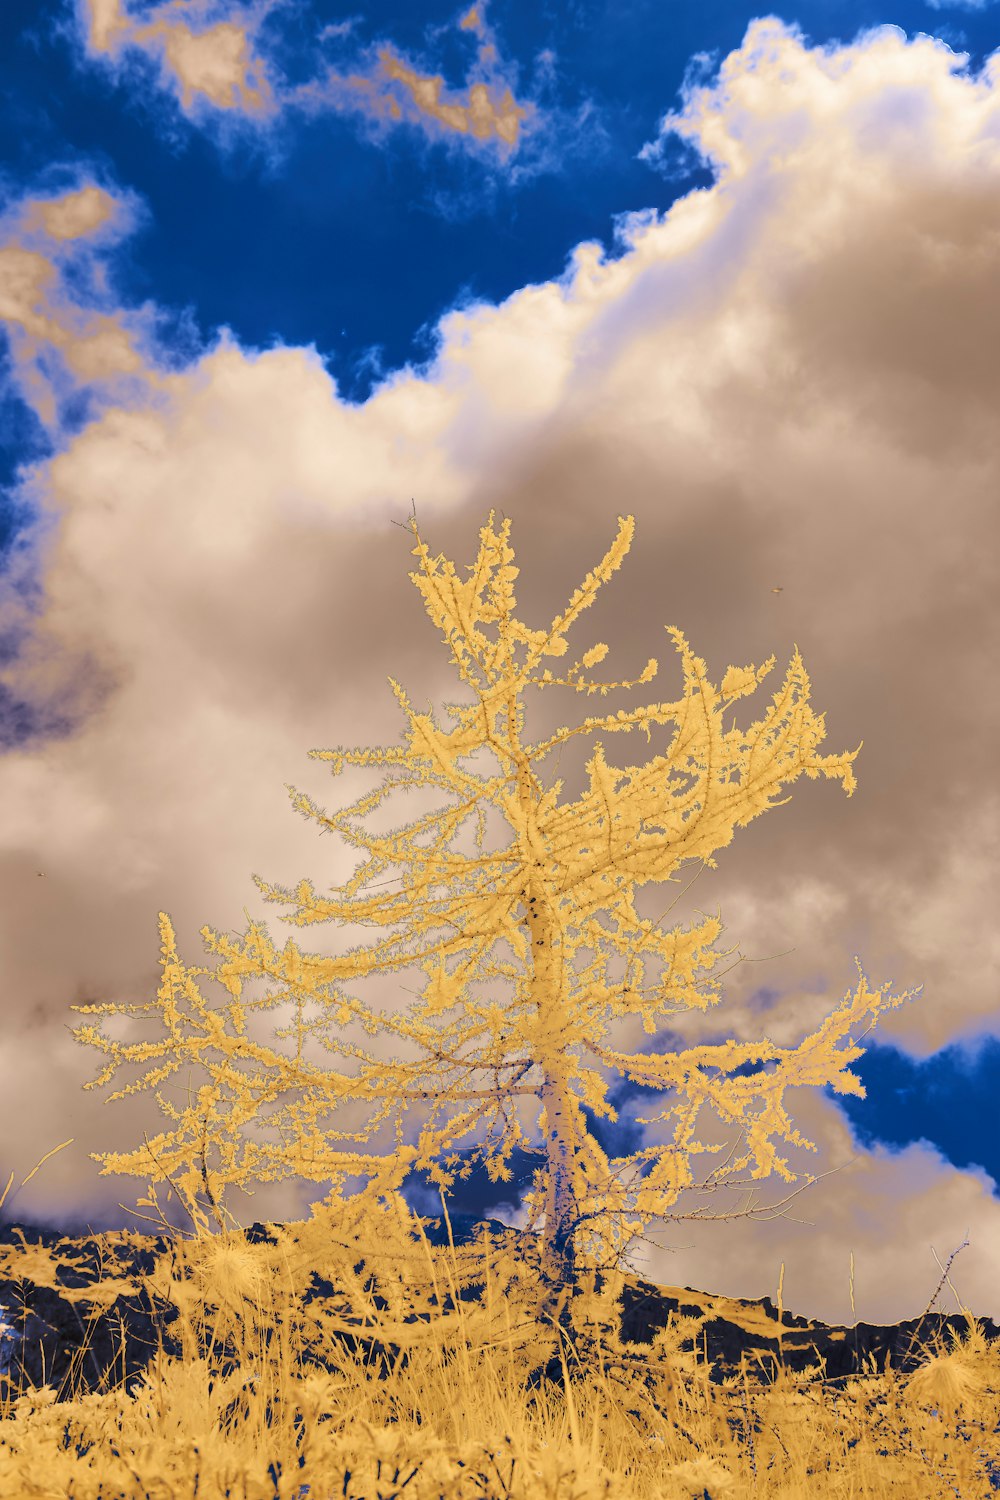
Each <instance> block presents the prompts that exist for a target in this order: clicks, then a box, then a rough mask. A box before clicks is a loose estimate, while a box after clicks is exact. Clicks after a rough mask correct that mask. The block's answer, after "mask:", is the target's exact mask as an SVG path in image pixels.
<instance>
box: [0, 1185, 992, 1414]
mask: <svg viewBox="0 0 1000 1500" xmlns="http://www.w3.org/2000/svg"><path fill="white" fill-rule="evenodd" d="M484 1223H485V1225H486V1227H488V1228H489V1230H490V1231H491V1234H492V1235H493V1236H495V1237H496V1239H497V1240H498V1241H501V1242H506V1243H509V1244H512V1245H518V1244H519V1243H521V1240H520V1237H521V1233H522V1232H521V1231H518V1230H514V1229H511V1228H509V1227H508V1226H505V1225H503V1224H501V1223H500V1222H499V1221H498V1220H495V1219H492V1220H485V1221H480V1220H477V1219H473V1218H472V1216H469V1215H462V1214H454V1215H452V1231H453V1235H454V1240H455V1244H456V1246H464V1245H469V1244H470V1243H472V1242H473V1241H475V1240H476V1239H477V1238H478V1235H479V1232H480V1229H481V1228H482V1225H483V1224H484ZM279 1227H284V1226H279ZM274 1228H275V1226H273V1225H264V1224H259V1223H255V1224H253V1225H252V1226H251V1227H250V1228H249V1229H248V1230H246V1231H245V1232H244V1233H245V1238H246V1240H247V1242H248V1243H250V1244H262V1243H267V1244H275V1243H277V1240H276V1237H275V1235H274V1234H273V1233H272V1231H273V1229H274ZM292 1228H293V1229H295V1228H296V1226H292ZM425 1230H426V1233H427V1238H428V1240H429V1241H430V1243H431V1244H432V1245H442V1244H445V1243H447V1233H446V1230H445V1228H444V1225H443V1224H442V1223H441V1222H440V1221H435V1220H430V1221H427V1222H426V1225H425ZM22 1234H23V1246H24V1248H23V1249H22V1238H21V1236H22ZM170 1243H171V1242H170V1241H169V1240H168V1239H167V1238H166V1237H165V1236H163V1235H158V1236H145V1235H137V1234H134V1233H133V1232H131V1231H109V1232H106V1233H104V1234H101V1235H96V1236H92V1237H89V1238H80V1239H71V1238H68V1237H66V1236H63V1235H60V1234H59V1233H58V1232H57V1231H53V1230H50V1229H43V1228H40V1227H38V1226H32V1225H23V1224H22V1225H13V1224H6V1225H0V1320H2V1319H4V1318H5V1320H6V1325H7V1330H8V1332H7V1335H6V1337H3V1336H2V1332H0V1349H2V1359H0V1375H4V1374H5V1375H6V1376H7V1377H8V1378H9V1379H10V1381H11V1382H12V1384H13V1386H14V1388H15V1389H25V1388H27V1387H28V1386H34V1387H40V1386H42V1385H48V1386H51V1387H52V1388H53V1389H54V1390H55V1391H56V1399H57V1400H63V1399H68V1398H69V1396H70V1395H71V1394H72V1390H73V1388H74V1387H75V1389H76V1390H77V1391H80V1392H83V1391H97V1390H107V1389H109V1388H111V1387H112V1386H117V1385H120V1384H122V1382H123V1380H124V1384H125V1388H126V1390H127V1391H128V1392H129V1394H132V1391H133V1389H134V1385H135V1382H136V1381H137V1380H138V1378H139V1377H140V1376H141V1375H142V1374H143V1373H144V1372H145V1371H146V1370H147V1368H148V1366H149V1364H150V1361H151V1360H152V1358H153V1356H154V1354H155V1352H156V1347H157V1334H158V1332H159V1334H160V1335H161V1336H162V1343H163V1349H164V1353H165V1354H166V1355H167V1356H180V1355H181V1353H182V1350H181V1345H180V1341H179V1338H178V1337H176V1336H175V1334H172V1333H171V1331H170V1329H171V1324H172V1323H173V1322H174V1321H175V1319H176V1318H177V1317H178V1311H177V1309H176V1308H175V1307H174V1306H172V1304H170V1303H169V1302H167V1301H165V1300H164V1299H163V1298H161V1297H159V1296H155V1295H152V1294H151V1293H150V1291H149V1289H148V1288H146V1287H143V1286H141V1285H140V1284H139V1282H138V1280H137V1278H139V1277H142V1276H150V1275H151V1274H152V1272H153V1269H154V1266H155V1263H156V1261H157V1260H158V1259H159V1258H160V1257H161V1256H162V1255H164V1254H165V1253H166V1252H167V1251H168V1250H169V1247H170ZM361 1264H362V1263H361V1262H359V1265H358V1267H356V1268H355V1269H356V1270H360V1267H361ZM598 1289H600V1283H598ZM332 1293H333V1287H332V1286H331V1285H330V1283H329V1282H328V1281H325V1280H324V1279H323V1278H322V1277H320V1276H319V1275H318V1274H317V1273H315V1272H313V1273H312V1274H311V1276H310V1280H309V1283H308V1286H307V1287H306V1288H305V1290H304V1292H303V1294H302V1303H303V1305H304V1306H308V1305H309V1303H311V1302H312V1301H314V1300H316V1299H317V1298H320V1297H324V1296H327V1297H329V1296H331V1295H332ZM463 1295H464V1296H467V1298H469V1299H474V1298H478V1297H479V1296H480V1295H481V1290H480V1288H478V1287H471V1288H468V1289H467V1290H464V1291H463ZM376 1305H378V1303H377V1299H376ZM620 1309H621V1311H620V1327H619V1329H618V1333H619V1336H620V1338H621V1340H622V1342H623V1343H625V1344H627V1345H629V1344H631V1345H635V1346H637V1347H641V1346H642V1345H643V1344H649V1343H651V1342H652V1340H653V1338H654V1337H655V1335H656V1333H657V1332H659V1331H660V1330H661V1329H664V1328H665V1327H666V1326H667V1322H668V1319H669V1317H670V1314H671V1313H673V1314H675V1315H679V1316H681V1317H696V1318H697V1319H698V1320H699V1329H698V1334H697V1339H696V1340H689V1341H687V1343H686V1344H683V1345H682V1346H681V1347H682V1350H690V1349H692V1346H693V1344H694V1343H695V1342H696V1344H697V1349H696V1350H695V1352H696V1353H697V1354H698V1355H699V1358H700V1359H706V1358H707V1362H708V1365H709V1370H710V1379H711V1380H712V1381H713V1382H714V1383H720V1382H721V1381H722V1380H724V1379H725V1378H726V1377H727V1376H731V1375H736V1374H738V1372H739V1369H740V1363H741V1359H745V1361H746V1365H747V1369H748V1373H749V1375H750V1378H751V1379H755V1378H756V1379H759V1380H760V1381H769V1380H771V1379H773V1378H774V1375H775V1373H776V1370H777V1368H778V1367H779V1365H780V1364H781V1363H782V1362H783V1363H784V1365H785V1367H786V1368H787V1369H788V1370H790V1371H792V1372H793V1373H795V1374H802V1373H804V1372H806V1371H808V1370H814V1371H816V1372H817V1373H818V1374H821V1375H822V1376H823V1378H824V1380H825V1381H827V1382H828V1383H841V1382H843V1381H844V1380H846V1379H848V1378H850V1377H851V1376H854V1375H859V1374H871V1373H873V1372H875V1371H877V1372H883V1371H884V1370H885V1368H886V1363H887V1361H889V1362H891V1366H892V1368H893V1369H894V1370H897V1371H900V1372H901V1373H903V1374H909V1373H910V1372H912V1371H913V1370H914V1369H916V1368H917V1367H918V1365H919V1364H920V1363H921V1362H922V1361H923V1360H924V1359H926V1357H927V1353H926V1351H927V1350H928V1349H933V1348H935V1347H938V1348H947V1347H948V1345H949V1341H948V1340H947V1339H946V1338H945V1330H946V1329H948V1328H950V1329H952V1330H953V1331H954V1332H955V1333H958V1334H961V1333H964V1332H965V1330H966V1328H967V1324H966V1320H965V1318H964V1316H962V1315H960V1314H958V1315H956V1314H949V1315H947V1316H946V1315H944V1314H941V1313H929V1314H926V1315H925V1316H923V1317H920V1318H913V1319H909V1320H906V1321H904V1322H901V1323H896V1324H892V1325H889V1326H883V1325H879V1324H872V1323H857V1324H855V1325H854V1326H852V1327H844V1326H839V1327H831V1326H829V1325H827V1324H825V1323H819V1322H813V1321H811V1320H809V1319H808V1318H804V1317H798V1316H795V1315H794V1314H792V1313H790V1312H787V1311H784V1312H783V1313H782V1316H781V1318H780V1320H779V1317H778V1311H777V1309H776V1308H775V1307H774V1305H773V1304H772V1302H771V1300H770V1298H769V1297H764V1298H761V1299H760V1300H759V1301H746V1300H742V1299H738V1298H732V1297H723V1296H718V1295H714V1294H710V1293H705V1292H700V1291H695V1290H693V1289H692V1288H690V1287H661V1286H656V1285H654V1284H653V1283H652V1282H647V1281H644V1280H642V1279H640V1278H636V1277H634V1276H630V1275H626V1276H625V1278H624V1287H623V1291H622V1296H621V1301H620ZM978 1321H979V1323H980V1326H981V1327H982V1329H983V1333H984V1335H985V1337H986V1339H987V1340H988V1341H993V1340H995V1339H997V1338H998V1337H1000V1328H998V1327H997V1325H996V1324H994V1323H993V1322H992V1321H990V1320H989V1319H985V1318H982V1319H979V1320H978ZM340 1337H341V1338H342V1339H343V1340H344V1342H345V1343H347V1344H348V1345H349V1346H350V1347H352V1348H353V1349H355V1350H360V1351H361V1353H362V1354H363V1355H364V1356H366V1357H367V1358H368V1359H369V1360H370V1361H373V1362H374V1364H373V1370H372V1372H373V1374H374V1373H376V1372H377V1373H378V1374H379V1376H382V1377H384V1376H385V1375H386V1373H387V1372H388V1370H389V1368H390V1367H391V1360H392V1359H394V1358H396V1357H397V1356H399V1354H400V1351H399V1350H398V1349H396V1348H395V1347H394V1346H393V1345H391V1344H388V1345H386V1346H385V1347H383V1346H382V1344H381V1343H380V1342H379V1341H378V1339H376V1338H374V1337H372V1336H371V1334H370V1331H367V1330H366V1331H365V1332H364V1333H361V1332H360V1331H359V1333H358V1334H357V1335H356V1336H355V1335H350V1334H342V1335H340ZM85 1344H86V1349H85V1350H84V1345H85ZM228 1352H229V1354H230V1355H232V1354H233V1353H234V1351H233V1350H229V1351H228ZM307 1361H308V1362H314V1363H319V1364H322V1363H323V1360H322V1357H321V1355H318V1354H316V1353H315V1352H312V1353H309V1354H308V1355H307ZM402 1362H403V1363H404V1364H405V1353H404V1354H403V1355H402ZM222 1368H223V1370H224V1371H225V1369H226V1365H225V1364H224V1365H223V1366H222ZM540 1378H548V1379H561V1378H562V1377H561V1366H559V1364H558V1361H554V1362H553V1361H550V1362H549V1363H548V1364H547V1365H546V1366H544V1367H542V1368H540V1369H539V1370H536V1371H534V1372H533V1379H532V1381H531V1382H530V1383H531V1384H536V1383H537V1381H538V1379H540Z"/></svg>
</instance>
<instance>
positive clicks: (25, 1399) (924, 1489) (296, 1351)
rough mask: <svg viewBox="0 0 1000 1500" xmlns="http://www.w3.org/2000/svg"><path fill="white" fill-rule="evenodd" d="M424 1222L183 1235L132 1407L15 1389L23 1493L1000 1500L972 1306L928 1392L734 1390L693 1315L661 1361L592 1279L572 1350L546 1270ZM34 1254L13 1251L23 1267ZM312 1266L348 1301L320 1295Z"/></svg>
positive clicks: (657, 1345)
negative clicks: (694, 1336) (390, 1358)
mask: <svg viewBox="0 0 1000 1500" xmlns="http://www.w3.org/2000/svg"><path fill="white" fill-rule="evenodd" d="M8 1187H9V1183H8ZM4 1197H6V1192H5V1193H4ZM2 1203H3V1198H0V1206H2ZM164 1227H165V1228H167V1229H168V1230H169V1228H170V1226H168V1225H166V1224H164ZM416 1228H417V1231H418V1233H419V1239H416V1238H414V1236H413V1234H412V1233H411V1227H410V1226H408V1225H407V1224H405V1223H404V1221H403V1219H402V1216H401V1214H400V1212H399V1205H398V1204H396V1205H387V1206H386V1209H385V1212H384V1215H383V1220H382V1222H381V1223H379V1224H377V1225H374V1226H373V1225H369V1233H368V1235H367V1236H366V1238H365V1240H364V1244H362V1242H361V1240H360V1238H359V1237H358V1236H357V1235H356V1234H355V1235H354V1237H353V1238H352V1237H351V1236H346V1237H345V1236H343V1235H342V1234H341V1235H340V1236H339V1237H338V1228H337V1224H336V1222H335V1221H334V1219H333V1217H332V1215H331V1214H330V1213H329V1211H328V1210H324V1211H323V1212H322V1213H317V1212H316V1211H315V1210H314V1217H313V1218H312V1219H311V1220H309V1221H306V1222H304V1223H302V1224H296V1225H291V1226H288V1227H287V1229H283V1228H279V1229H278V1230H277V1238H278V1240H279V1243H278V1244H277V1245H273V1246H272V1245H267V1244H259V1245H250V1244H248V1243H247V1242H246V1241H245V1239H244V1238H243V1235H242V1232H241V1231H238V1230H237V1231H236V1232H232V1231H225V1230H224V1231H223V1232H221V1233H220V1234H217V1235H211V1234H210V1235H200V1236H198V1237H196V1238H195V1239H193V1240H189V1241H184V1240H177V1241H172V1242H171V1244H170V1247H169V1250H168V1253H167V1254H166V1255H164V1256H163V1257H161V1260H160V1262H159V1263H158V1264H157V1266H156V1268H155V1270H154V1273H153V1274H152V1276H150V1277H148V1278H143V1281H144V1282H145V1284H147V1285H149V1287H150V1289H151V1290H152V1291H156V1292H159V1293H160V1294H161V1295H167V1296H169V1298H170V1300H171V1302H172V1303H173V1304H174V1305H175V1306H176V1307H177V1308H178V1311H179V1317H178V1321H177V1323H176V1324H174V1325H173V1326H172V1329H171V1332H172V1333H175V1334H176V1333H177V1330H178V1329H179V1330H180V1333H179V1336H180V1338H181V1339H182V1342H183V1349H184V1353H183V1357H182V1358H181V1359H170V1358H167V1357H165V1356H164V1354H163V1349H162V1337H161V1339H160V1346H159V1348H158V1350H157V1353H156V1355H155V1356H154V1358H153V1360H152V1361H151V1364H150V1367H149V1369H148V1370H147V1372H146V1374H145V1375H144V1376H143V1377H142V1378H141V1380H139V1381H138V1382H137V1383H136V1384H135V1385H134V1387H133V1392H132V1395H131V1396H130V1395H129V1394H128V1392H127V1391H126V1389H125V1388H124V1381H123V1382H122V1383H121V1385H119V1386H118V1387H115V1388H112V1389H109V1390H107V1391H103V1392H98V1393H80V1392H79V1388H78V1387H75V1388H73V1389H71V1390H69V1391H60V1392H58V1393H57V1392H56V1391H54V1390H53V1389H52V1387H51V1386H46V1387H43V1388H42V1389H35V1390H28V1391H24V1392H21V1391H18V1392H15V1391H13V1390H6V1391H4V1392H3V1397H2V1400H0V1420H2V1424H3V1425H2V1426H0V1494H3V1495H5V1496H8V1495H9V1496H11V1497H12V1500H13V1497H18V1500H20V1497H25V1500H27V1497H53V1500H55V1497H58V1500H63V1497H67V1500H68V1497H73V1500H98V1497H99V1500H146V1497H149V1500H191V1497H197V1500H216V1497H219V1500H221V1497H225V1496H228V1497H232V1500H306V1497H309V1500H334V1497H338V1500H397V1497H402V1496H405V1497H406V1500H439V1497H447V1500H473V1497H476V1500H543V1497H545V1500H597V1497H605V1500H675V1497H677V1500H681V1497H698V1500H705V1497H708V1500H744V1497H746V1500H751V1497H752V1500H799V1497H806V1496H822V1497H824V1500H866V1497H871V1500H875V1497H879V1500H881V1497H890V1496H892V1497H900V1500H935V1497H937V1496H942V1497H949V1496H952V1495H957V1496H959V1497H960V1500H986V1497H988V1496H990V1495H991V1494H993V1493H994V1492H996V1491H998V1490H1000V1422H997V1414H998V1408H1000V1400H998V1398H1000V1351H997V1350H996V1349H993V1348H991V1347H989V1346H988V1345H987V1344H986V1342H985V1340H984V1339H983V1337H982V1332H981V1329H980V1328H979V1326H978V1325H977V1324H976V1323H975V1320H974V1319H973V1318H972V1317H971V1316H969V1334H968V1337H967V1338H966V1339H965V1340H964V1341H963V1342H962V1343H961V1344H960V1345H958V1346H957V1347H956V1348H954V1349H952V1350H949V1351H945V1352H938V1353H936V1354H934V1355H932V1356H930V1357H929V1358H928V1359H927V1360H926V1361H925V1363H924V1364H923V1365H922V1366H921V1368H920V1369H919V1370H918V1371H916V1373H914V1374H913V1375H911V1376H910V1377H909V1378H908V1379H903V1378H901V1377H900V1376H899V1375H898V1374H897V1373H896V1372H894V1371H891V1370H889V1371H887V1372H886V1373H885V1374H875V1373H874V1372H873V1373H872V1374H871V1375H866V1376H864V1377H863V1378H858V1379H856V1380H852V1381H850V1382H848V1383H847V1386H846V1388H845V1389H843V1390H834V1389H833V1388H832V1387H830V1386H827V1385H825V1384H824V1383H823V1381H822V1378H821V1377H819V1376H814V1377H813V1378H807V1377H805V1376H798V1377H794V1376H791V1375H790V1374H789V1373H788V1372H787V1371H785V1370H782V1371H781V1373H780V1375H779V1378H778V1379H777V1381H775V1382H774V1383H773V1384H771V1385H763V1384H761V1383H758V1382H757V1381H756V1380H754V1378H753V1376H752V1374H751V1372H750V1371H748V1370H746V1369H743V1370H742V1372H741V1374H740V1376H739V1378H736V1379H732V1380H730V1381H727V1382H725V1383H724V1384H723V1385H722V1386H719V1385H716V1384H712V1383H711V1382H710V1380H709V1378H708V1371H707V1368H706V1367H705V1366H704V1365H703V1364H700V1363H699V1362H698V1360H697V1357H696V1356H695V1355H692V1354H687V1353H682V1352H681V1351H680V1349H679V1345H680V1343H681V1342H682V1341H683V1340H684V1339H685V1338H687V1337H689V1336H690V1335H691V1332H692V1331H693V1330H696V1329H697V1323H696V1320H694V1319H690V1318H680V1319H678V1320H676V1321H675V1322H673V1321H672V1322H671V1324H670V1326H668V1328H667V1329H666V1330H664V1332H663V1333H661V1334H659V1335H658V1336H657V1338H656V1339H655V1341H654V1343H653V1345H652V1346H643V1347H642V1348H641V1350H640V1351H639V1352H638V1353H637V1352H636V1349H635V1347H634V1346H632V1345H622V1344H621V1342H620V1340H619V1339H618V1337H617V1334H616V1332H615V1318H614V1315H613V1309H614V1304H615V1299H616V1298H617V1296H619V1295H620V1291H621V1285H622V1279H621V1277H620V1275H619V1274H618V1273H612V1274H611V1275H610V1276H609V1277H608V1278H607V1282H606V1284H605V1286H604V1289H603V1290H602V1292H601V1293H600V1294H597V1293H596V1292H595V1291H594V1285H595V1282H594V1278H593V1276H592V1275H591V1276H590V1277H589V1278H588V1277H587V1276H586V1275H585V1276H584V1278H583V1280H584V1282H585V1285H586V1288H587V1291H586V1294H585V1295H583V1296H582V1297H581V1298H580V1299H579V1302H578V1304H577V1306H576V1308H575V1309H574V1313H573V1323H574V1329H575V1333H576V1338H575V1341H574V1344H573V1346H572V1347H571V1346H570V1345H569V1344H568V1343H567V1341H566V1339H565V1338H564V1337H563V1336H561V1335H560V1333H559V1331H558V1330H557V1329H556V1327H555V1325H554V1324H552V1323H549V1324H547V1325H546V1324H544V1323H542V1322H541V1321H540V1320H539V1317H538V1307H539V1303H538V1298H537V1277H536V1275H535V1270H536V1268H534V1267H532V1266H531V1265H530V1264H528V1263H527V1262H526V1261H525V1260H520V1261H515V1260H513V1259H511V1258H510V1256H509V1255H508V1254H506V1253H505V1252H504V1250H503V1248H502V1247H497V1246H495V1245H494V1246H493V1247H492V1249H491V1246H490V1242H489V1241H488V1240H484V1241H483V1242H482V1243H481V1245H480V1246H471V1247H470V1246H463V1247H460V1248H456V1247H455V1245H454V1243H450V1244H449V1245H448V1246H445V1247H442V1248H441V1249H436V1248H435V1247H432V1246H431V1245H430V1244H429V1243H428V1242H427V1239H426V1237H425V1236H424V1235H423V1233H422V1232H421V1231H420V1226H419V1221H417V1224H416ZM449 1228H450V1226H449ZM23 1253H24V1252H23V1250H19V1249H15V1248H13V1247H12V1248H10V1249H9V1250H8V1251H7V1252H6V1259H7V1264H8V1266H9V1265H10V1263H11V1258H12V1257H16V1256H17V1255H19V1254H23ZM37 1255H38V1252H33V1265H32V1272H31V1274H32V1275H33V1276H36V1277H37V1274H38V1272H37ZM360 1260H363V1261H364V1267H363V1270H362V1271H356V1270H355V1267H356V1266H357V1265H358V1263H359V1261H360ZM312 1270H316V1271H317V1272H318V1273H319V1274H320V1275H322V1276H324V1277H326V1278H327V1279H328V1280H329V1281H331V1283H332V1284H333V1285H334V1288H335V1295H334V1296H333V1297H331V1298H328V1299H320V1300H318V1301H316V1302H313V1303H311V1304H310V1305H309V1306H304V1305H303V1304H302V1302H301V1300H300V1296H301V1291H302V1290H303V1289H304V1288H305V1286H306V1285H307V1284H308V1282H309V1276H310V1272H311V1271H312ZM8 1274H9V1272H8ZM476 1280H478V1282H479V1284H480V1285H482V1286H483V1293H482V1297H481V1299H480V1300H479V1301H478V1302H476V1301H472V1302H468V1301H463V1300H462V1298H461V1296H460V1295H459V1290H460V1287H462V1286H465V1285H468V1284H469V1283H470V1282H473V1281H476ZM87 1290H88V1292H90V1291H92V1289H87ZM376 1296H377V1298H378V1300H377V1301H376ZM852 1306H853V1299H852ZM967 1316H968V1314H967ZM362 1321H363V1322H364V1323H365V1324H366V1329H365V1332H366V1333H367V1336H368V1337H369V1338H374V1337H376V1336H378V1337H379V1338H381V1339H383V1340H384V1346H385V1347H387V1348H388V1347H393V1346H395V1347H396V1348H398V1349H399V1350H400V1351H401V1352H400V1353H399V1354H398V1355H397V1356H395V1358H394V1362H393V1365H392V1368H391V1371H390V1372H389V1373H388V1375H386V1376H384V1377H383V1376H380V1374H379V1372H378V1371H377V1370H376V1369H374V1368H373V1366H372V1364H371V1362H370V1361H366V1360H365V1358H363V1357H362V1353H361V1351H360V1350H359V1349H358V1348H354V1349H353V1350H352V1349H351V1348H349V1347H348V1346H347V1344H346V1343H345V1342H344V1341H343V1338H342V1337H339V1335H343V1334H344V1333H346V1332H348V1331H349V1330H353V1332H354V1333H355V1334H357V1333H359V1322H362ZM310 1349H320V1350H322V1353H323V1358H324V1361H325V1363H326V1365H327V1366H328V1367H329V1368H328V1369H319V1368H317V1367H316V1366H315V1365H314V1364H311V1363H310V1361H309V1359H308V1357H307V1355H308V1351H309V1350H310ZM556 1352H557V1353H558V1356H559V1361H560V1366H561V1368H562V1371H563V1375H564V1379H563V1383H562V1385H552V1384H550V1383H546V1382H542V1383H541V1385H539V1386H538V1387H537V1388H529V1386H528V1384H527V1381H526V1377H527V1373H528V1371H529V1370H530V1369H532V1368H533V1367H535V1366H537V1365H538V1364H539V1363H540V1362H544V1360H545V1358H547V1357H548V1354H550V1353H556ZM925 1352H926V1351H921V1353H922V1354H923V1353H925ZM5 1385H9V1382H7V1381H5V1380H3V1379H0V1390H3V1387H4V1386H5ZM74 1389H75V1392H76V1393H75V1394H74ZM57 1394H58V1396H59V1399H58V1400H57V1399H56V1398H57ZM994 1424H996V1425H995V1426H994Z"/></svg>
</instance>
